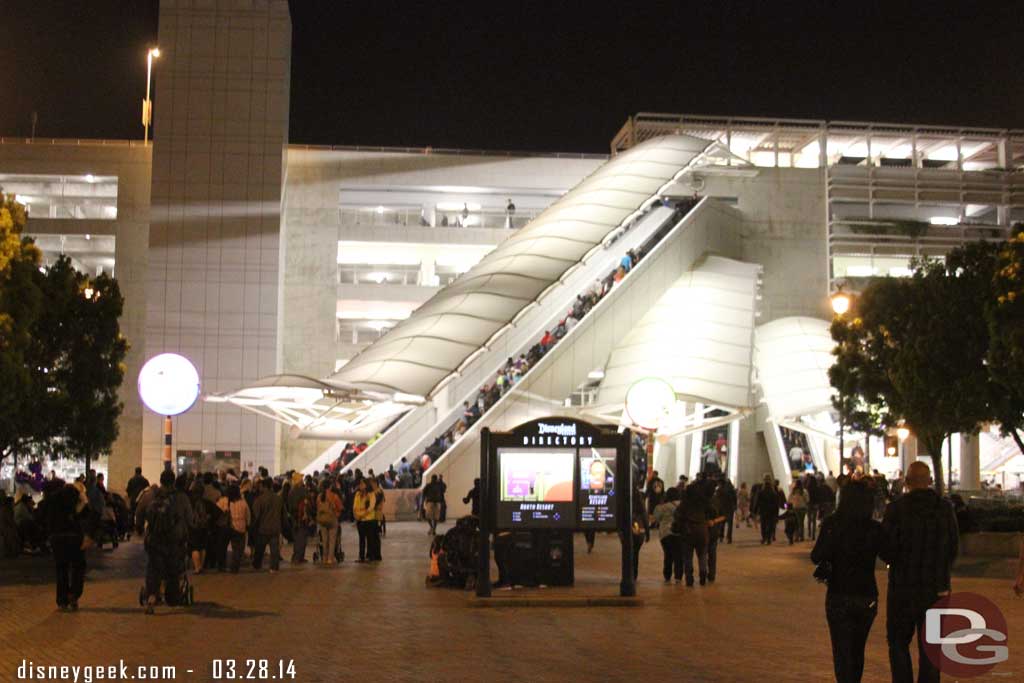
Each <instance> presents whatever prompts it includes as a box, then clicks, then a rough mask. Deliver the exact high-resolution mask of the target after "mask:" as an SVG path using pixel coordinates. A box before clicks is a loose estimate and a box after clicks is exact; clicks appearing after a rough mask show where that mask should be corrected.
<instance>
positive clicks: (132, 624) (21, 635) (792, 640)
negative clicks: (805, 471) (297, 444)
mask: <svg viewBox="0 0 1024 683" xmlns="http://www.w3.org/2000/svg"><path fill="white" fill-rule="evenodd" d="M780 537H781V534H780ZM355 541H356V535H355V533H354V529H353V528H352V527H351V526H349V525H346V527H345V532H344V540H343V545H344V548H345V551H346V553H347V556H348V559H347V561H346V562H345V563H344V564H342V565H341V566H339V567H336V568H325V567H318V566H314V565H312V564H311V563H310V564H306V565H302V566H299V567H289V566H288V564H287V563H284V564H283V565H282V571H280V572H279V573H277V574H274V575H271V574H269V573H267V572H266V571H264V572H261V573H255V572H253V571H252V570H251V569H249V570H245V569H243V571H242V573H240V574H238V575H231V574H217V573H214V574H204V575H201V576H198V577H195V578H194V580H193V583H194V585H195V587H196V600H197V604H196V605H195V606H194V607H192V608H190V609H188V610H183V609H170V608H158V611H157V614H156V615H153V616H146V615H144V614H143V613H142V610H141V609H140V608H139V607H138V606H137V594H138V590H139V586H140V584H141V581H142V571H143V558H144V554H143V552H142V548H141V545H140V544H139V543H137V542H132V543H129V544H122V545H121V547H120V548H119V549H118V550H116V551H113V552H109V551H103V552H91V553H90V556H89V564H90V572H89V576H88V579H87V583H86V589H85V595H84V596H83V598H82V601H81V610H80V611H79V612H77V613H73V614H69V613H60V612H57V611H56V610H55V608H54V597H53V588H52V584H51V583H50V581H51V577H52V571H53V570H52V566H51V565H50V564H49V562H48V561H46V559H44V558H21V559H18V560H15V561H13V562H3V563H0V681H5V682H6V681H15V680H18V679H17V677H16V674H17V669H18V666H19V665H20V664H21V663H22V661H23V660H32V661H33V662H35V663H36V664H42V665H90V664H94V665H99V664H103V665H108V664H117V663H118V662H119V661H120V660H124V662H125V663H126V664H127V665H128V666H129V667H131V668H134V667H136V666H137V665H140V664H141V665H146V666H150V665H176V666H177V670H176V678H175V679H174V680H178V681H208V680H211V676H212V667H213V664H212V662H213V660H215V659H221V660H224V659H235V660H237V668H236V674H239V675H240V674H243V673H247V671H246V665H245V660H246V659H247V658H256V659H267V660H269V666H270V669H269V670H268V674H273V673H276V672H277V662H278V660H284V661H285V662H287V661H289V660H290V661H292V662H293V663H294V669H295V674H296V675H295V678H294V680H297V681H303V682H305V681H348V680H367V681H374V683H376V682H378V681H478V680H488V681H506V680H517V681H546V680H552V681H555V680H557V681H564V680H573V679H575V680H580V681H586V680H593V681H615V680H627V679H628V680H632V681H637V680H643V679H640V678H639V676H642V675H646V676H647V677H650V676H651V675H654V676H659V677H665V678H668V677H672V678H676V679H678V680H686V681H740V680H744V681H749V680H752V679H753V680H757V679H760V680H764V681H829V680H832V675H831V666H832V663H831V655H830V647H829V639H828V632H827V628H826V624H825V617H824V610H823V602H824V587H823V586H821V585H819V584H817V583H815V582H814V581H813V580H812V578H811V572H812V566H811V564H810V562H809V561H808V559H807V555H808V552H809V550H810V544H809V543H804V544H797V545H795V546H792V547H790V546H787V545H784V544H778V545H773V546H770V547H763V546H761V545H759V543H758V542H757V538H756V536H755V535H754V533H753V532H752V531H750V530H747V529H745V528H744V529H741V530H738V531H737V534H736V542H735V543H734V544H733V545H731V546H722V547H721V548H720V551H719V577H718V581H717V583H715V584H714V585H709V586H706V587H699V586H698V587H695V588H690V589H687V588H685V587H682V586H676V585H664V584H663V583H662V578H661V548H660V546H659V545H658V544H657V540H656V539H654V540H653V541H652V543H651V544H649V545H645V546H644V548H643V550H642V553H641V568H640V580H639V582H638V595H639V596H640V597H642V598H643V599H644V606H643V607H588V608H571V607H563V608H550V607H549V608H542V607H515V608H500V609H479V608H474V607H471V606H470V604H471V603H472V602H473V596H472V594H470V593H466V592H463V591H456V590H448V589H437V588H426V587H425V586H424V575H425V573H426V571H427V565H428V559H427V547H428V542H429V539H428V536H427V535H426V533H425V526H424V525H422V524H418V523H412V522H408V523H395V524H391V525H389V527H388V536H387V538H386V539H385V540H384V545H383V555H384V562H383V563H381V564H378V565H362V564H357V563H355V562H352V561H351V560H352V558H354V557H355ZM290 552H291V549H290V547H287V548H286V551H285V555H286V556H288V555H290ZM309 552H310V554H312V548H310V551H309ZM576 567H577V580H578V587H577V588H576V589H574V590H573V593H575V594H581V595H582V594H585V595H614V594H615V593H616V592H617V587H618V574H617V572H618V567H619V556H618V544H617V542H616V541H615V539H614V537H612V536H603V535H599V536H598V539H597V546H596V548H595V551H594V554H592V555H587V554H586V551H585V547H584V545H583V542H582V538H578V539H577V544H576ZM1011 567H1012V563H1011V562H1010V561H1001V562H996V563H980V564H978V563H974V564H970V563H966V562H965V563H963V564H962V565H961V567H960V569H959V570H958V576H957V578H956V581H955V588H956V590H969V591H973V592H977V593H981V594H983V595H986V596H987V597H989V598H990V599H992V600H993V601H995V602H996V604H997V605H999V606H1000V608H1001V609H1002V610H1003V612H1004V614H1005V615H1006V618H1007V620H1008V622H1009V630H1010V638H1009V644H1010V660H1009V661H1008V662H1006V663H1004V664H1002V665H1000V666H999V667H997V668H996V669H995V670H994V671H993V672H992V673H990V674H989V675H988V676H986V677H984V678H980V679H976V680H990V681H1007V680H1009V681H1013V680H1016V681H1021V680H1024V646H1015V642H1020V641H1016V640H1015V636H1016V634H1018V633H1022V632H1024V601H1018V600H1016V599H1014V598H1013V594H1012V591H1011V590H1010V584H1011V583H1012V580H1011V579H1010V573H1011ZM879 583H880V584H882V585H883V586H884V576H883V574H882V573H881V572H880V573H879ZM547 590H548V591H553V590H554V589H547ZM534 591H535V592H538V593H540V594H544V589H534ZM496 594H502V593H496ZM502 595H504V594H502ZM884 604H885V603H884V598H883V600H882V605H884ZM1018 648H1020V649H1018ZM867 654H868V661H867V669H866V673H865V680H866V681H883V680H888V675H889V674H888V664H887V658H886V647H885V624H884V608H883V609H880V613H879V618H878V619H877V620H876V622H875V626H874V628H873V629H872V632H871V638H870V641H869V643H868V653H867ZM188 669H191V670H192V673H188V672H187V670H188ZM129 673H131V671H129ZM224 673H225V677H226V675H227V670H226V669H225V670H224ZM258 673H259V670H258V669H256V670H255V671H254V674H256V675H258ZM168 680H169V679H168Z"/></svg>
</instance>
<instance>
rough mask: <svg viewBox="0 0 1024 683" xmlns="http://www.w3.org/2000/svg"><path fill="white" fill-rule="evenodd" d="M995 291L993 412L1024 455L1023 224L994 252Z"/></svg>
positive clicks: (990, 315)
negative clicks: (1023, 438)
mask: <svg viewBox="0 0 1024 683" xmlns="http://www.w3.org/2000/svg"><path fill="white" fill-rule="evenodd" d="M994 252H995V253H994V255H993V258H992V265H991V268H992V291H991V292H990V294H989V296H988V297H987V299H986V305H985V318H986V323H987V325H988V333H989V348H988V354H987V356H986V361H987V363H988V371H989V375H990V377H991V380H992V383H993V385H994V388H995V391H994V392H993V412H994V413H995V419H996V420H997V421H998V422H999V424H1000V426H1001V429H1002V432H1003V435H1004V436H1011V437H1012V438H1013V440H1014V442H1016V444H1017V448H1019V449H1020V451H1021V453H1024V441H1022V440H1021V436H1020V434H1019V430H1020V429H1021V428H1024V225H1022V224H1017V225H1016V226H1014V230H1013V237H1011V238H1010V239H1009V240H1007V241H1006V242H1004V243H1003V244H1001V245H999V246H998V247H997V248H995V249H994Z"/></svg>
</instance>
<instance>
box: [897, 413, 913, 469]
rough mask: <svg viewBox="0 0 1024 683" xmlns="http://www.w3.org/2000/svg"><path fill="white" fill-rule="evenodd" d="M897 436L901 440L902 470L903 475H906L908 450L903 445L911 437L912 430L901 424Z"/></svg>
mask: <svg viewBox="0 0 1024 683" xmlns="http://www.w3.org/2000/svg"><path fill="white" fill-rule="evenodd" d="M896 438H898V439H899V440H900V472H902V473H903V476H904V477H906V476H907V463H906V459H907V451H906V447H905V446H904V445H903V442H904V441H906V440H907V439H909V438H910V430H909V429H907V428H906V427H904V426H903V425H900V426H899V427H897V428H896Z"/></svg>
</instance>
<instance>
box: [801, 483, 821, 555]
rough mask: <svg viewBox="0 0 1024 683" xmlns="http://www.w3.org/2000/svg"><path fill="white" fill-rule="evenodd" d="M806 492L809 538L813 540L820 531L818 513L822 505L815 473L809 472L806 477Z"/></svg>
mask: <svg viewBox="0 0 1024 683" xmlns="http://www.w3.org/2000/svg"><path fill="white" fill-rule="evenodd" d="M804 492H805V493H806V494H807V538H809V539H810V540H812V541H813V540H815V538H816V537H817V533H818V513H819V511H820V505H821V492H820V491H819V490H818V480H817V478H815V476H814V475H813V474H808V475H807V476H806V477H805V478H804Z"/></svg>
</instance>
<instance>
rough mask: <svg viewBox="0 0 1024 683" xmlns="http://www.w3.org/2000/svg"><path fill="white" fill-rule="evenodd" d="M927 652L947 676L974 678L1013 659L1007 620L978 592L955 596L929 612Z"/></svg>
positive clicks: (925, 627)
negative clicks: (1011, 657)
mask: <svg viewBox="0 0 1024 683" xmlns="http://www.w3.org/2000/svg"><path fill="white" fill-rule="evenodd" d="M924 652H925V654H926V655H927V656H928V659H929V660H931V662H932V664H934V665H935V667H936V668H937V669H938V670H939V671H941V672H942V673H944V674H948V675H950V676H954V677H961V678H972V677H974V676H981V675H982V674H985V673H988V672H989V671H991V670H992V669H993V668H994V667H995V666H996V664H999V663H1000V662H1005V661H1006V660H1007V659H1009V657H1010V650H1009V648H1008V647H1007V628H1006V617H1004V616H1003V613H1002V612H1001V611H1000V610H999V608H998V607H996V606H995V604H994V603H993V602H992V601H991V600H989V599H988V598H985V597H983V596H981V595H978V594H976V593H952V594H950V595H948V596H946V597H943V598H941V599H939V601H938V602H936V603H935V604H934V605H932V606H931V607H930V608H929V609H928V611H927V612H926V613H925V623H924Z"/></svg>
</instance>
